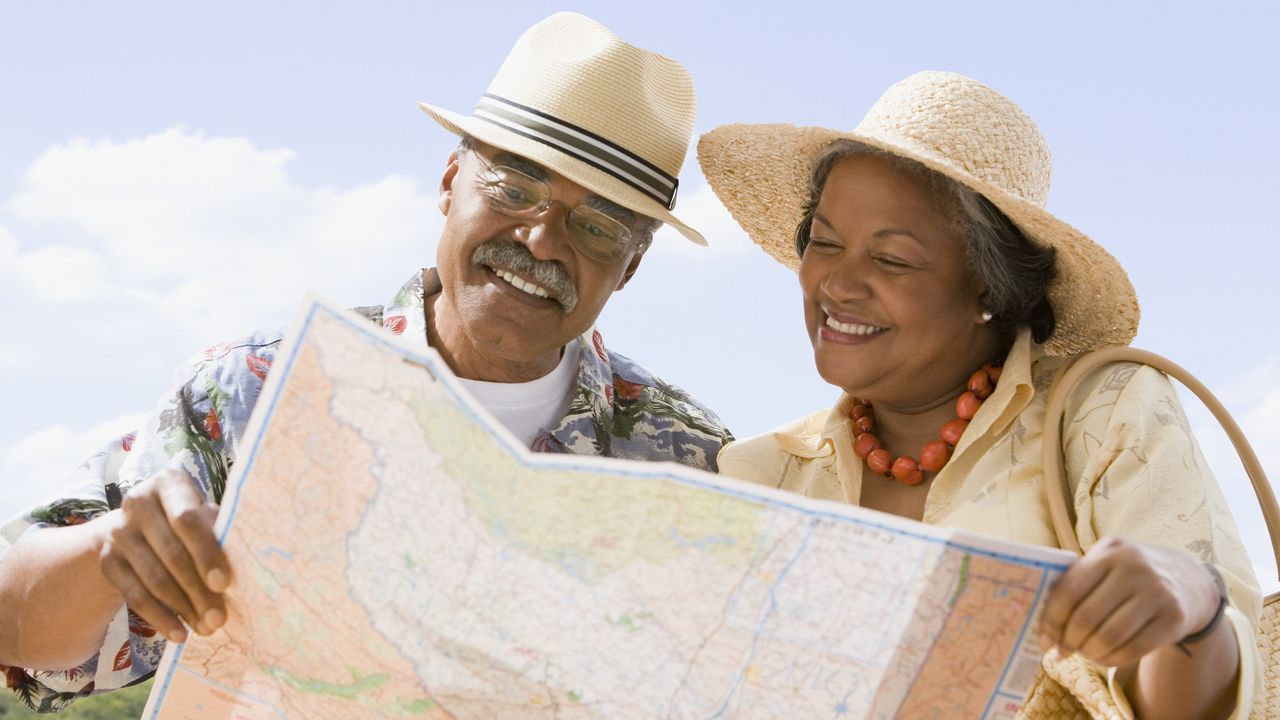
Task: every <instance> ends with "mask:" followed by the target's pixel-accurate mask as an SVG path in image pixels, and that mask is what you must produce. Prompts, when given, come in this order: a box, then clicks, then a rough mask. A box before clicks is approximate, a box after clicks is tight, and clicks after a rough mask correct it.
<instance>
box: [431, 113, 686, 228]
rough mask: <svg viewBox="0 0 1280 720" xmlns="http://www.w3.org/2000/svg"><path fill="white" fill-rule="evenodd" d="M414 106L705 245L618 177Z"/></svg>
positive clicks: (467, 120)
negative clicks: (659, 221)
mask: <svg viewBox="0 0 1280 720" xmlns="http://www.w3.org/2000/svg"><path fill="white" fill-rule="evenodd" d="M418 107H420V108H422V111H423V112H424V113H426V114H427V115H428V116H430V117H431V119H433V120H435V121H436V122H438V123H440V125H441V127H443V128H444V129H445V130H448V131H449V132H451V133H453V134H454V135H462V134H464V133H465V134H466V135H470V136H471V137H474V138H475V139H477V140H479V141H480V142H483V143H485V144H486V145H492V146H494V147H497V148H501V149H503V150H506V151H508V152H513V153H515V154H516V155H519V156H521V157H524V158H528V159H529V160H532V161H534V162H536V163H538V164H539V165H542V166H543V167H545V168H547V169H549V170H554V171H555V172H557V173H559V174H560V175H563V176H564V177H565V178H568V179H569V180H571V181H573V182H574V183H576V184H578V185H580V186H582V187H584V188H586V189H587V190H590V191H591V192H594V193H596V194H598V195H600V197H603V198H606V199H608V200H610V201H611V202H615V203H617V204H619V205H621V206H622V207H625V208H627V209H628V210H631V211H634V212H637V213H640V214H642V215H646V216H648V217H651V218H655V219H657V220H661V221H662V222H664V223H666V224H667V225H670V226H671V227H673V228H675V229H676V230H678V231H679V232H680V234H681V235H684V236H685V237H686V238H688V239H689V240H691V241H693V242H694V243H696V244H698V245H706V244H707V241H706V238H704V237H702V233H700V232H698V231H697V230H694V229H693V228H691V227H689V226H688V225H686V224H685V223H684V222H683V221H682V220H680V218H678V217H676V216H675V215H673V214H672V213H671V211H670V210H668V209H667V208H665V207H663V206H662V205H660V204H658V203H657V202H656V201H655V200H653V199H652V198H650V197H649V196H647V195H645V194H644V193H642V192H640V191H639V190H636V189H635V188H633V187H631V186H630V185H628V184H626V183H624V182H622V181H621V180H618V179H617V178H615V177H613V176H612V175H610V174H608V173H606V172H604V171H602V170H599V169H597V168H595V167H592V166H591V165H588V164H587V163H585V162H582V161H581V160H578V159H577V158H574V157H571V156H569V155H567V154H565V153H563V152H561V151H559V150H557V149H555V148H553V147H551V146H550V145H546V144H544V143H542V142H539V141H537V140H534V139H532V138H527V137H525V136H523V135H519V134H517V133H514V132H511V131H510V130H508V129H506V128H504V127H501V126H498V125H494V124H493V123H490V122H487V121H485V120H482V119H480V118H477V117H473V116H470V115H461V114H459V113H455V112H452V111H449V110H445V109H444V108H439V107H436V106H434V105H429V104H427V103H424V102H420V103H418Z"/></svg>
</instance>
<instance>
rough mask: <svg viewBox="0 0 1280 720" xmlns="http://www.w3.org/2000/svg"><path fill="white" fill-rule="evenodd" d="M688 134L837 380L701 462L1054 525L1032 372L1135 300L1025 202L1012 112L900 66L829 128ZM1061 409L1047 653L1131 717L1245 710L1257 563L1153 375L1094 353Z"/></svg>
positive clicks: (738, 128) (768, 478)
mask: <svg viewBox="0 0 1280 720" xmlns="http://www.w3.org/2000/svg"><path fill="white" fill-rule="evenodd" d="M698 154H699V159H700V161H701V163H702V166H703V171H704V172H705V174H706V176H707V178H708V180H709V182H710V183H711V186H712V188H713V189H714V190H715V191H716V194H717V195H718V196H719V197H720V199H721V200H722V201H723V202H724V203H725V205H726V206H727V207H728V208H729V210H730V211H731V212H732V213H733V215H734V217H735V218H736V219H737V221H738V222H739V223H740V224H741V225H742V226H743V228H745V229H746V230H747V232H748V233H749V234H750V235H751V237H752V239H753V240H754V241H755V242H756V243H757V244H759V245H761V246H762V247H763V249H764V250H765V251H766V252H768V253H769V254H770V255H772V256H773V257H774V258H775V259H777V260H779V261H780V262H782V263H784V264H786V265H787V266H789V267H792V268H796V269H798V273H799V279H800V286H801V290H802V294H803V298H804V315H805V322H806V324H807V325H808V329H809V334H810V338H811V340H812V342H813V348H814V359H815V361H816V364H817V367H818V371H819V373H820V374H821V375H822V377H823V378H824V379H825V380H827V381H828V382H830V383H831V384H833V385H835V386H837V387H840V388H841V389H843V390H844V394H843V395H842V396H841V397H840V399H839V401H838V402H837V403H836V406H835V408H834V409H831V410H823V411H821V412H818V413H815V414H813V415H811V416H809V417H806V418H803V419H801V420H798V421H796V422H793V423H790V424H788V425H784V426H782V427H781V428H778V429H777V430H775V431H774V432H771V433H767V434H765V435H762V436H759V437H756V438H751V439H748V440H744V441H741V442H738V443H736V444H733V445H730V446H728V447H726V448H725V449H724V450H723V451H722V452H721V454H720V469H721V472H723V473H725V474H728V475H732V476H735V477H740V478H743V479H746V480H750V481H754V482H758V483H762V484H766V485H770V486H774V487H780V488H783V489H785V490H791V491H794V492H799V493H803V494H805V495H808V496H811V497H815V498H822V499H829V500H836V501H840V502H847V503H852V504H857V505H861V506H863V507H868V508H873V509H876V510H882V511H885V512H891V513H893V514H895V515H900V516H903V517H908V518H912V519H916V520H923V521H925V522H928V523H934V524H939V525H948V526H954V527H958V528H963V529H966V530H971V531H975V532H981V533H985V534H988V535H996V536H1001V537H1005V538H1008V539H1012V540H1016V541H1020V542H1026V543H1037V544H1041V545H1056V542H1055V539H1054V533H1053V529H1052V524H1051V520H1050V518H1049V513H1048V508H1047V499H1046V497H1047V496H1046V494H1045V493H1046V490H1045V488H1044V487H1043V485H1042V483H1041V477H1042V470H1041V466H1040V459H1039V458H1040V454H1039V453H1040V447H1041V442H1042V437H1041V428H1042V425H1043V420H1044V402H1045V397H1044V396H1045V394H1046V390H1047V388H1048V386H1049V384H1050V383H1051V382H1052V379H1053V376H1054V374H1055V373H1056V371H1057V370H1058V369H1059V368H1060V367H1061V366H1062V364H1063V362H1064V361H1065V359H1066V358H1067V357H1069V356H1070V355H1072V354H1075V353H1079V352H1082V351H1086V350H1089V349H1093V348H1097V347H1102V346H1106V345H1114V344H1125V343H1128V342H1129V341H1130V340H1132V338H1133V336H1134V334H1135V332H1136V330H1137V321H1138V304H1137V299H1136V297H1135V295H1134V291H1133V288H1132V286H1131V285H1130V283H1129V280H1128V278H1127V276H1126V275H1125V272H1124V270H1123V269H1122V268H1121V267H1120V266H1119V264H1118V263H1117V262H1116V261H1115V259H1114V258H1113V257H1111V255H1109V254H1108V253H1107V252H1106V251H1105V250H1103V249H1102V248H1101V247H1099V246H1098V245H1096V244H1094V243H1093V242H1092V241H1090V240H1089V239H1088V238H1087V237H1085V236H1084V235H1082V234H1081V233H1079V232H1078V231H1076V230H1075V229H1073V228H1072V227H1070V226H1069V225H1067V224H1066V223H1063V222H1061V221H1060V220H1058V219H1056V218H1054V217H1053V216H1052V215H1050V214H1049V213H1048V212H1046V211H1045V210H1044V204H1045V200H1046V197H1047V195H1048V189H1049V175H1050V161H1049V152H1048V148H1047V147H1046V145H1045V143H1044V140H1043V138H1042V137H1041V135H1040V133H1039V131H1038V130H1037V129H1036V127H1035V125H1034V124H1033V123H1032V122H1031V120H1030V118H1028V117H1027V116H1026V115H1025V114H1024V113H1023V112H1022V111H1021V110H1020V109H1019V108H1018V107H1017V106H1015V105H1014V104H1013V103H1012V102H1010V101H1009V100H1008V99H1006V98H1004V97H1003V96H1001V95H999V94H998V93H995V92H994V91H992V90H991V89H989V88H987V87H985V86H983V85H981V84H980V83H978V82H976V81H973V80H971V79H968V78H964V77H961V76H958V75H953V74H950V73H937V72H925V73H919V74H916V75H913V76H911V77H909V78H907V79H906V80H903V81H902V82H900V83H898V84H896V85H894V86H893V87H892V88H890V89H889V90H888V91H887V92H886V93H885V95H884V96H883V97H882V98H881V99H880V100H879V101H878V102H877V103H876V105H875V106H874V107H873V108H872V109H871V111H870V112H869V113H868V114H867V116H866V118H864V119H863V121H862V123H861V124H860V125H859V126H858V128H857V129H855V130H854V131H853V132H849V133H845V132H838V131H834V130H826V129H819V128H797V127H793V126H788V125H768V126H742V125H733V126H725V127H721V128H718V129H716V130H714V131H712V132H711V133H708V134H707V135H705V136H703V138H702V140H701V142H700V143H699V147H698ZM1064 428H1065V429H1064V432H1063V438H1062V443H1063V449H1064V453H1065V458H1066V469H1067V474H1068V476H1069V477H1070V478H1071V482H1072V484H1073V488H1074V506H1075V512H1076V516H1077V523H1076V527H1075V529H1076V533H1077V535H1078V536H1079V539H1080V542H1081V546H1082V547H1084V548H1086V554H1085V555H1084V556H1083V557H1082V558H1081V559H1080V560H1079V561H1077V562H1076V563H1075V564H1074V565H1073V566H1072V568H1071V569H1070V570H1069V571H1068V572H1067V573H1066V574H1065V575H1064V576H1063V578H1062V579H1061V581H1060V582H1059V583H1058V585H1057V586H1056V587H1055V588H1054V589H1053V591H1052V592H1051V594H1050V596H1049V599H1048V601H1047V604H1046V609H1045V612H1044V616H1043V618H1042V623H1041V635H1042V639H1041V643H1042V645H1043V646H1044V647H1045V648H1046V650H1052V651H1053V652H1049V653H1048V654H1047V655H1046V662H1045V669H1046V671H1048V673H1049V675H1050V676H1053V677H1062V675H1063V672H1064V671H1065V669H1067V668H1070V667H1072V666H1073V665H1072V664H1074V665H1075V666H1078V667H1080V668H1084V669H1085V671H1086V675H1088V676H1089V677H1091V678H1092V679H1093V680H1094V681H1095V682H1096V684H1097V687H1098V688H1099V689H1100V691H1103V690H1101V689H1102V688H1105V691H1103V692H1109V693H1110V695H1111V698H1112V700H1113V701H1114V703H1115V705H1116V706H1118V707H1119V708H1121V710H1122V712H1125V713H1128V714H1131V715H1136V716H1138V717H1143V718H1178V717H1188V718H1210V717H1247V713H1248V708H1249V705H1250V703H1251V699H1252V695H1253V692H1254V687H1255V686H1256V685H1257V684H1258V683H1260V682H1261V663H1260V660H1259V658H1258V657H1257V650H1256V646H1255V643H1254V630H1253V628H1254V623H1255V622H1256V618H1257V613H1258V609H1259V605H1260V601H1259V594H1258V590H1257V584H1256V581H1255V580H1254V578H1253V575H1252V571H1251V570H1250V566H1249V562H1248V560H1247V558H1246V556H1245V553H1244V549H1243V547H1242V545H1241V543H1240V541H1239V539H1238V533H1237V531H1236V530H1235V527H1234V524H1233V522H1232V520H1231V517H1230V514H1229V512H1228V511H1227V510H1226V509H1225V508H1226V506H1225V502H1224V500H1223V498H1222V496H1221V493H1220V491H1219V490H1218V488H1217V486H1216V484H1215V483H1214V481H1213V479H1212V477H1211V475H1210V474H1209V471H1208V470H1207V468H1206V466H1205V464H1204V461H1203V459H1202V458H1201V456H1200V453H1199V450H1198V449H1197V447H1196V445H1195V441H1194V439H1193V438H1192V436H1191V433H1190V430H1189V428H1188V427H1187V422H1186V419H1185V417H1184V415H1183V413H1182V410H1181V407H1180V406H1179V404H1178V400H1177V398H1176V396H1175V394H1174V392H1173V390H1172V388H1171V386H1170V385H1169V383H1168V381H1167V380H1166V379H1165V378H1164V376H1163V375H1161V374H1159V373H1158V372H1156V371H1154V370H1151V369H1150V368H1145V367H1137V366H1131V365H1116V366H1113V367H1109V368H1103V369H1101V370H1099V371H1098V372H1096V373H1094V374H1093V375H1092V376H1091V377H1089V378H1086V380H1085V381H1084V382H1082V383H1081V385H1080V387H1079V388H1078V389H1077V390H1076V391H1075V392H1074V394H1073V397H1072V399H1071V402H1070V403H1069V404H1068V408H1067V415H1066V417H1065V421H1064ZM1053 441H1054V439H1050V442H1053ZM1219 578H1221V580H1220V579H1219Z"/></svg>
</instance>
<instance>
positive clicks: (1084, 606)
mask: <svg viewBox="0 0 1280 720" xmlns="http://www.w3.org/2000/svg"><path fill="white" fill-rule="evenodd" d="M1208 580H1209V576H1208V574H1207V573H1206V572H1205V571H1204V569H1203V567H1201V566H1200V564H1199V563H1198V562H1196V561H1195V559H1194V558H1192V557H1191V556H1190V555H1188V554H1187V553H1185V552H1182V551H1179V550H1175V549H1172V548H1166V547H1161V546H1155V545H1144V544H1141V543H1134V542H1127V541H1123V540H1119V539H1115V538H1109V539H1106V540H1103V541H1101V542H1099V543H1098V544H1097V545H1095V546H1093V547H1092V548H1090V549H1089V552H1088V553H1086V554H1085V556H1084V557H1082V558H1080V559H1079V560H1077V561H1076V562H1075V564H1074V565H1072V566H1071V568H1070V569H1068V571H1067V572H1066V573H1064V574H1063V576H1062V578H1061V579H1059V581H1058V583H1057V585H1055V586H1054V588H1053V589H1052V590H1051V591H1050V594H1049V598H1048V599H1047V600H1046V602H1045V610H1044V613H1043V615H1042V617H1041V645H1042V646H1043V647H1044V648H1046V649H1048V648H1049V647H1052V646H1055V645H1056V646H1058V647H1059V649H1060V650H1062V651H1063V652H1067V653H1070V652H1077V651H1078V652H1080V653H1081V654H1082V655H1084V656H1085V657H1086V658H1088V659H1090V660H1092V661H1094V662H1098V663H1102V664H1105V665H1122V664H1127V663H1131V662H1135V661H1137V660H1138V659H1139V658H1141V657H1142V656H1143V655H1145V654H1147V653H1149V652H1151V651H1153V650H1156V649H1158V648H1160V647H1163V646H1166V645H1170V644H1172V643H1175V642H1177V641H1178V640H1179V639H1180V638H1182V637H1185V636H1186V635H1187V634H1188V633H1189V632H1191V631H1193V630H1194V629H1195V628H1194V627H1193V626H1195V623H1197V622H1200V618H1201V617H1202V616H1205V615H1206V614H1208V615H1210V616H1211V615H1212V609H1211V608H1208V602H1209V601H1210V600H1213V599H1214V598H1212V597H1211V595H1212V593H1208V594H1206V588H1207V584H1208ZM1209 589H1210V590H1211V588H1209ZM1215 607H1216V605H1215ZM1201 625H1203V623H1201ZM1197 627H1198V626H1197Z"/></svg>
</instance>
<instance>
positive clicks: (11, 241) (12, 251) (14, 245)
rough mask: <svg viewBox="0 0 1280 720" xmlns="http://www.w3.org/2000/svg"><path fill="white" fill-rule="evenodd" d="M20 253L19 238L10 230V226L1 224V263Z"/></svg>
mask: <svg viewBox="0 0 1280 720" xmlns="http://www.w3.org/2000/svg"><path fill="white" fill-rule="evenodd" d="M17 254H18V238H16V237H14V236H13V233H11V232H9V228H6V227H4V226H3V225H0V263H8V262H9V259H10V258H11V257H13V256H14V255H17Z"/></svg>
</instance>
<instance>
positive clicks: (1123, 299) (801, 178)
mask: <svg viewBox="0 0 1280 720" xmlns="http://www.w3.org/2000/svg"><path fill="white" fill-rule="evenodd" d="M842 139H849V140H854V141H857V142H860V143H863V144H865V145H868V146H871V147H873V148H878V149H880V150H883V151H884V152H887V153H890V154H892V155H896V156H899V157H903V158H907V159H909V160H914V161H916V162H918V163H920V164H922V165H924V166H925V167H928V168H930V169H931V170H934V171H936V172H939V173H941V174H943V175H945V176H947V177H949V178H951V179H953V180H955V181H957V182H959V183H961V184H963V185H965V186H967V187H969V188H970V189H972V190H974V191H976V192H978V193H981V194H982V195H984V196H985V197H986V198H987V199H988V200H990V201H991V202H992V203H993V204H994V205H995V206H996V207H998V208H999V209H1000V210H1001V211H1002V212H1003V213H1004V214H1005V215H1007V216H1008V217H1009V219H1010V220H1012V221H1013V222H1014V224H1016V225H1017V226H1018V228H1019V229H1020V230H1021V231H1022V232H1023V234H1025V235H1026V236H1027V238H1028V239H1030V240H1031V241H1032V242H1034V243H1037V244H1039V245H1041V246H1050V247H1053V248H1055V249H1056V251H1057V276H1056V278H1055V279H1054V281H1053V283H1052V284H1051V285H1050V286H1049V302H1050V304H1051V305H1052V306H1053V312H1054V316H1055V318H1056V320H1057V326H1056V328H1055V330H1054V332H1053V335H1052V336H1050V337H1049V338H1048V340H1047V341H1046V342H1045V348H1046V351H1047V352H1048V353H1049V354H1051V355H1072V354H1075V353H1078V352H1083V351H1085V350H1090V349H1094V348H1099V347H1104V346H1108V345H1127V344H1128V343H1129V342H1130V341H1132V340H1133V337H1134V335H1135V334H1136V333H1137V330H1138V316H1139V310H1138V298H1137V296H1136V295H1135V293H1134V290H1133V285H1132V284H1131V283H1130V282H1129V276H1128V274H1127V273H1125V271H1124V268H1122V267H1121V266H1120V263H1119V262H1117V261H1116V259H1115V258H1114V257H1113V256H1112V255H1111V254H1110V253H1109V252H1107V251H1106V250H1105V249H1103V248H1102V247H1101V246H1100V245H1098V244H1097V243H1095V242H1094V241H1092V240H1090V239H1089V238H1088V237H1087V236H1086V235H1085V234H1084V233H1082V232H1080V231H1079V230H1076V229H1075V228H1073V227H1072V226H1071V225H1069V224H1067V223H1065V222H1063V221H1061V220H1059V219H1058V218H1056V217H1054V216H1053V215H1052V214H1050V213H1049V212H1048V211H1047V210H1046V209H1045V203H1046V201H1047V200H1048V197H1049V182H1050V176H1051V174H1052V161H1051V159H1050V156H1049V147H1048V145H1047V144H1046V143H1045V140H1044V137H1043V136H1042V135H1041V134H1040V131H1039V129H1038V128H1037V127H1036V125H1035V123H1034V122H1032V120H1031V118H1030V117H1028V116H1027V114H1026V113H1025V112H1023V111H1022V109H1021V108H1019V107H1018V106H1017V105H1015V104H1014V103H1013V102H1012V101H1011V100H1009V99H1008V98H1006V97H1004V96H1003V95H1001V94H999V93H997V92H996V91H994V90H992V89H991V88H989V87H987V86H985V85H983V84H982V83H980V82H978V81H976V80H973V79H971V78H967V77H964V76H962V75H956V74H954V73H947V72H935V71H927V72H920V73H916V74H914V75H911V76H910V77H907V78H906V79H904V80H902V81H900V82H898V83H896V84H894V85H893V86H892V87H890V88H889V89H888V90H887V91H885V93H884V95H883V96H881V97H880V99H879V100H878V101H876V104H875V105H874V106H872V108H871V110H870V111H869V112H868V113H867V114H866V117H864V118H863V119H862V122H860V123H859V124H858V126H857V127H856V128H854V129H853V131H852V132H845V131H840V130H831V129H828V128H819V127H797V126H795V125H783V124H770V125H725V126H722V127H718V128H716V129H715V130H712V131H711V132H709V133H707V134H705V135H703V136H702V138H701V140H700V141H699V142H698V161H699V162H700V163H701V164H702V172H703V173H704V174H705V175H706V177H707V182H708V183H710V185H711V188H712V189H713V190H714V191H715V193H716V195H717V196H718V197H719V198H720V201H721V202H722V203H724V205H725V206H726V207H727V208H728V209H729V212H730V213H731V214H732V215H733V217H734V219H735V220H737V221H738V224H739V225H741V226H742V228H743V229H744V230H746V231H747V234H748V235H749V236H750V237H751V239H752V240H753V241H754V242H755V243H756V244H758V245H759V246H760V247H761V248H762V249H763V250H764V251H765V252H766V253H768V254H769V255H771V256H772V257H773V258H774V259H776V260H777V261H779V262H781V263H782V264H783V265H786V266H787V267H789V268H791V269H793V270H794V269H796V268H797V267H798V266H799V264H800V258H799V256H798V255H797V254H796V249H795V232H796V226H797V225H798V224H799V223H800V221H801V219H802V216H803V212H804V205H805V203H807V202H808V201H809V186H810V178H811V176H812V170H813V164H814V161H815V160H816V159H817V158H818V156H819V154H820V153H821V151H822V149H823V148H824V147H826V146H827V145H829V144H831V143H833V142H836V141H839V140H842Z"/></svg>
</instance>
